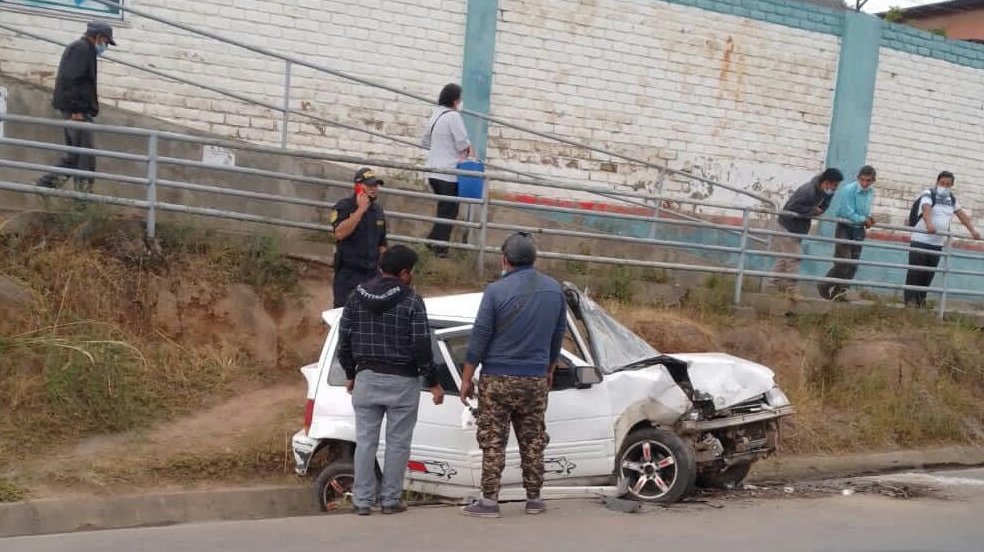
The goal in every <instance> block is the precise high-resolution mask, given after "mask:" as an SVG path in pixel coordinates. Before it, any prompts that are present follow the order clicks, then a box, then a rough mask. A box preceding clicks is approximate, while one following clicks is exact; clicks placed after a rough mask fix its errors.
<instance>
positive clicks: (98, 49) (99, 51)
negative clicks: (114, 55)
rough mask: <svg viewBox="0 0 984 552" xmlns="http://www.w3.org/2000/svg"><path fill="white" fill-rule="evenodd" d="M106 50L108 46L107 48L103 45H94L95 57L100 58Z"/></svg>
mask: <svg viewBox="0 0 984 552" xmlns="http://www.w3.org/2000/svg"><path fill="white" fill-rule="evenodd" d="M108 48H109V46H107V45H105V44H96V55H97V56H102V55H103V54H105V53H106V50H107V49H108Z"/></svg>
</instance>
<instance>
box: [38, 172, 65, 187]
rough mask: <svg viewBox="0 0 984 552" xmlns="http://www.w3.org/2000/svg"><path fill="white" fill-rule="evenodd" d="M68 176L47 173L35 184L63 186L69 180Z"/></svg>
mask: <svg viewBox="0 0 984 552" xmlns="http://www.w3.org/2000/svg"><path fill="white" fill-rule="evenodd" d="M68 178H69V177H68V176H66V175H63V174H46V175H44V176H42V177H41V178H39V179H38V180H37V182H35V183H34V185H35V186H40V187H42V188H61V187H62V186H64V185H65V182H68Z"/></svg>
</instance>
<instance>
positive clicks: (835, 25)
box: [665, 0, 844, 36]
mask: <svg viewBox="0 0 984 552" xmlns="http://www.w3.org/2000/svg"><path fill="white" fill-rule="evenodd" d="M665 1H666V2H667V3H669V4H679V5H681V6H690V7H693V8H700V9H702V10H707V11H713V12H717V13H723V14H727V15H735V16H738V17H746V18H748V19H757V20H759V21H766V22H768V23H775V24H777V25H785V26H787V27H793V28H795V29H802V30H804V31H813V32H817V33H824V34H832V35H838V36H839V35H840V34H841V28H842V27H843V25H844V11H843V10H834V9H831V8H825V7H823V6H814V5H812V4H805V3H801V2H795V1H787V0H665Z"/></svg>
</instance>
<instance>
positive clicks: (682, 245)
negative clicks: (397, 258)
mask: <svg viewBox="0 0 984 552" xmlns="http://www.w3.org/2000/svg"><path fill="white" fill-rule="evenodd" d="M0 121H8V122H11V123H18V124H24V125H43V126H49V127H67V128H86V129H90V130H93V131H98V132H106V133H117V134H124V135H128V136H133V137H141V138H144V139H146V147H145V150H144V153H141V154H137V153H132V152H119V151H111V150H103V149H92V150H85V149H82V148H73V147H69V146H64V145H60V144H52V143H47V142H37V141H32V140H24V139H17V138H0V145H5V146H8V147H11V148H17V149H34V150H41V151H46V152H50V151H62V152H80V151H82V152H85V153H89V154H93V155H95V156H97V157H108V158H113V159H118V160H123V161H135V162H140V163H143V164H145V172H144V173H143V175H140V176H135V175H132V174H116V173H108V172H87V171H80V170H76V169H68V168H60V167H55V166H50V165H45V164H41V163H31V162H26V161H20V160H16V159H10V158H0V167H7V168H12V169H20V170H28V171H43V172H53V173H59V174H64V175H69V176H81V177H91V178H97V179H100V180H108V181H115V182H120V183H123V184H128V185H136V186H141V187H143V188H144V189H145V190H144V192H145V193H144V196H145V198H144V199H133V198H127V197H119V196H115V195H106V194H100V193H85V192H78V191H70V190H62V189H51V188H42V187H37V186H33V185H28V184H24V183H18V182H10V181H0V189H3V190H9V191H13V192H19V193H26V194H37V195H42V196H51V197H61V198H69V199H74V200H79V201H84V202H93V203H102V204H108V205H118V206H124V207H133V208H139V209H144V210H146V211H147V221H146V233H147V236H148V238H154V237H155V236H156V215H157V213H158V212H176V213H185V214H191V215H199V216H206V217H218V218H225V219H232V220H239V221H244V222H255V223H264V224H271V225H275V226H283V227H290V228H299V229H306V230H315V231H325V232H328V231H331V226H329V225H325V224H318V223H312V222H304V221H297V220H289V219H285V218H279V217H269V216H261V215H257V214H252V213H243V212H236V211H230V210H228V209H222V208H214V207H199V206H192V205H183V204H177V203H169V202H163V201H161V200H160V199H159V198H158V189H159V188H162V187H168V188H176V189H183V190H190V191H199V192H207V193H208V194H217V195H219V196H230V197H242V198H248V199H255V200H259V201H265V202H273V203H277V204H289V205H300V206H306V207H312V208H326V207H331V206H332V205H333V204H332V203H329V202H325V201H316V200H311V199H304V198H299V197H291V196H285V195H279V194H274V193H267V192H263V191H248V190H240V189H236V188H233V187H230V188H226V187H222V186H214V185H208V184H201V183H196V182H184V181H176V180H168V179H163V178H161V177H160V172H159V171H160V168H161V167H162V166H167V165H174V166H181V167H188V168H199V169H207V170H208V171H209V172H211V173H220V174H223V175H228V178H229V179H230V181H234V180H233V179H234V178H235V177H236V176H241V175H250V176H261V177H265V178H270V179H276V180H284V181H293V182H299V183H304V184H310V185H318V186H328V187H339V188H345V189H350V188H351V185H352V184H351V183H350V182H341V181H335V180H329V179H320V178H314V177H309V176H303V175H297V174H291V173H287V172H280V171H270V170H263V169H254V168H247V167H235V166H231V167H230V166H221V165H212V164H207V163H202V162H199V161H195V160H190V159H179V158H171V157H164V156H161V155H160V142H161V141H162V140H171V141H180V142H187V143H193V144H199V145H202V146H206V145H211V146H225V147H230V148H234V149H237V150H242V151H252V152H258V153H275V154H277V155H287V156H292V157H299V158H304V159H311V160H318V161H331V162H336V163H346V164H357V165H371V166H378V167H390V168H399V169H402V170H407V171H412V172H439V173H447V174H457V175H461V176H472V177H480V178H483V179H484V180H485V186H484V187H483V195H482V198H481V199H469V198H458V197H448V196H438V195H435V194H430V193H426V192H417V191H412V190H401V189H396V188H394V187H393V186H388V187H387V189H386V194H387V195H393V196H403V197H410V198H417V199H430V200H434V201H437V200H441V201H454V202H457V203H460V204H466V205H472V206H476V207H477V208H478V209H479V217H478V221H477V222H471V221H462V220H446V219H439V218H436V217H431V216H426V215H421V214H419V213H402V212H397V211H393V210H388V211H387V213H388V216H390V217H393V218H396V219H406V220H415V221H423V222H441V223H446V224H450V225H452V226H456V227H461V228H465V229H472V230H477V231H478V232H477V233H476V236H477V237H476V239H474V240H472V241H473V242H474V243H456V242H439V241H434V240H427V239H422V238H418V237H415V236H406V235H392V236H391V238H392V239H393V240H394V241H401V242H408V243H418V244H436V245H444V246H447V247H450V248H454V249H460V250H465V251H475V252H478V253H479V255H476V262H477V266H476V269H477V270H478V271H479V273H480V274H481V273H482V272H483V270H484V268H485V263H484V262H483V254H499V248H498V247H497V245H496V244H490V243H488V231H489V230H502V231H516V230H523V231H527V232H532V233H535V234H538V235H543V236H556V237H559V238H568V239H569V241H567V242H562V243H565V245H566V244H567V243H570V244H571V245H575V244H576V245H579V244H580V243H581V241H580V240H581V239H593V240H605V241H613V242H620V243H631V244H637V245H651V246H658V247H668V248H674V249H679V250H683V251H686V252H691V253H700V252H706V253H711V254H720V253H725V254H728V255H729V256H734V257H735V260H734V262H733V263H732V264H729V263H725V265H724V266H721V265H715V264H712V263H708V264H694V263H673V262H664V261H653V260H648V259H645V258H618V257H613V256H604V255H586V254H579V253H574V252H572V251H569V250H568V251H563V250H561V251H543V252H541V253H540V256H541V257H542V258H547V259H562V260H572V261H583V262H593V263H604V264H610V265H623V266H634V267H652V268H663V269H671V270H681V271H693V272H704V273H714V274H724V275H733V276H734V277H735V287H734V302H735V304H739V303H740V302H741V294H742V289H743V287H744V284H745V281H746V279H747V278H749V277H759V278H782V279H788V280H796V281H807V282H830V283H835V284H846V285H853V286H862V287H871V288H881V289H891V290H919V291H928V292H934V293H939V294H940V297H941V300H940V302H939V309H938V312H939V315H940V316H941V317H942V316H943V315H944V314H945V312H946V305H947V300H948V297H949V296H952V295H964V296H970V297H981V298H984V289H982V288H984V286H982V288H978V287H976V286H975V289H950V288H949V287H948V286H947V277H948V275H964V276H975V275H976V276H982V275H981V274H980V273H979V272H976V271H970V270H958V269H955V268H954V267H953V266H952V261H953V259H954V258H970V259H980V260H981V262H984V256H982V255H979V254H975V253H971V252H965V251H959V250H956V249H955V248H954V243H953V241H954V239H958V238H960V237H961V236H958V235H956V234H952V233H942V232H941V233H940V235H943V236H945V237H946V244H945V246H944V249H943V251H942V252H941V253H940V255H941V256H942V257H943V262H942V263H941V266H940V267H938V268H936V269H928V268H926V267H912V266H910V265H908V264H899V263H887V262H877V261H870V260H861V259H859V260H856V261H854V260H850V259H834V258H833V257H825V256H820V255H792V254H788V253H781V252H776V251H770V250H768V249H761V248H754V247H753V240H754V239H755V238H756V237H757V236H765V237H771V236H791V237H798V238H804V239H806V240H811V241H815V242H822V243H832V244H837V243H847V244H856V243H857V242H854V241H851V240H844V239H838V238H832V237H827V236H819V235H810V236H802V235H798V234H791V233H788V232H783V231H778V230H773V229H771V228H759V227H757V226H756V225H753V222H756V223H758V222H761V221H763V220H765V219H768V217H770V216H774V215H775V213H774V212H773V211H771V210H769V209H758V208H753V207H734V206H727V205H723V204H715V203H713V202H702V201H697V200H681V202H686V203H691V204H694V205H700V206H712V207H715V208H717V209H731V210H733V211H737V212H740V213H741V224H740V225H734V224H722V223H712V222H706V221H699V220H698V221H695V220H686V219H674V218H672V217H666V216H662V217H661V216H660V214H659V213H658V212H657V211H656V210H655V209H653V212H652V215H651V216H644V215H634V214H622V213H611V212H598V211H590V210H584V209H577V208H567V207H556V206H545V205H530V204H527V203H522V202H515V201H507V200H502V199H493V198H492V196H491V194H490V186H489V184H490V183H491V182H511V183H521V184H524V185H529V186H540V187H549V186H553V185H555V184H554V183H546V184H544V183H542V182H538V181H531V180H529V179H525V178H518V177H516V176H515V175H513V174H510V173H505V172H498V171H490V172H486V173H480V172H471V171H460V170H453V169H447V170H440V169H434V168H432V167H425V166H420V165H416V164H413V163H404V162H395V161H388V160H377V159H370V158H360V157H353V156H340V155H331V154H322V153H316V152H306V151H301V152H298V151H285V150H282V149H279V148H271V147H264V146H255V145H249V144H241V143H232V142H229V141H226V140H218V139H214V138H206V137H199V136H190V135H185V134H180V133H173V132H163V131H157V130H149V129H138V128H129V127H117V126H110V125H97V124H93V123H84V122H74V121H63V120H51V119H41V118H34V117H24V116H18V115H0ZM559 185H562V184H559ZM577 188H578V185H576V184H569V185H568V186H567V189H577ZM620 194H622V195H624V196H628V198H629V199H642V200H646V199H651V198H647V196H646V195H645V194H641V193H636V192H624V193H620ZM494 207H499V208H502V207H507V208H509V209H516V210H523V211H526V212H531V213H535V212H538V211H547V212H552V213H558V214H570V215H580V216H584V215H587V216H591V217H599V218H603V219H604V218H607V219H612V220H615V221H623V222H632V223H640V222H641V223H646V224H652V225H659V226H662V227H670V228H672V227H679V228H688V229H700V230H706V231H713V232H719V233H722V234H729V235H730V234H737V235H738V236H740V238H739V242H738V244H737V245H717V244H708V243H694V242H688V241H675V240H670V239H656V238H653V237H650V238H642V237H627V236H619V235H615V234H612V233H606V232H601V231H597V232H592V231H580V230H570V229H564V228H557V227H551V226H543V227H539V228H531V227H528V226H524V225H519V224H514V223H508V222H506V221H501V222H500V221H496V220H492V216H493V208H494ZM753 217H756V218H755V220H754V221H753ZM821 220H831V219H821ZM834 222H836V221H834ZM877 228H880V229H885V230H894V231H906V232H911V228H908V227H899V226H891V225H877ZM864 245H865V247H868V248H872V247H873V248H882V249H889V250H897V251H908V249H909V248H908V247H906V246H905V245H897V244H891V243H881V242H877V241H867V242H865V243H864ZM563 249H566V248H563ZM571 249H573V247H572V248H571ZM752 255H755V256H760V257H767V258H784V257H799V258H801V259H804V260H812V261H821V262H832V261H836V262H838V263H844V264H856V265H859V266H871V267H877V268H889V269H908V268H917V269H919V270H928V271H933V272H936V273H940V274H942V277H941V282H940V283H939V285H937V286H933V287H925V288H924V287H919V286H909V285H905V284H904V283H900V282H889V281H873V280H841V279H835V278H826V277H822V276H810V275H804V274H780V273H775V272H772V271H767V270H755V269H753V268H752V267H750V266H749V257H750V256H752ZM982 277H984V276H982Z"/></svg>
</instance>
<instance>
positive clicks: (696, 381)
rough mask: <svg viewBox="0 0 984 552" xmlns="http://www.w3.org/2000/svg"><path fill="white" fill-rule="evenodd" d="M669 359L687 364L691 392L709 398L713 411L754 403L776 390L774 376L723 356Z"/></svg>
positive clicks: (762, 368) (757, 366)
mask: <svg viewBox="0 0 984 552" xmlns="http://www.w3.org/2000/svg"><path fill="white" fill-rule="evenodd" d="M671 356H673V358H678V359H680V360H682V361H685V362H687V364H688V365H689V366H688V370H687V371H688V373H689V374H690V382H691V383H692V384H693V386H694V389H696V390H698V391H703V392H704V393H707V394H708V395H710V396H711V397H712V398H713V399H714V407H715V408H716V409H722V408H728V407H731V406H734V405H736V404H739V403H742V402H745V401H747V400H750V399H754V398H755V397H757V396H759V395H761V394H763V393H766V392H768V391H769V390H770V389H772V388H773V387H775V386H776V381H775V373H774V372H773V371H772V370H770V369H768V368H766V367H765V366H762V365H761V364H758V363H756V362H752V361H750V360H745V359H743V358H738V357H736V356H732V355H729V354H725V353H683V354H674V355H671Z"/></svg>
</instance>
